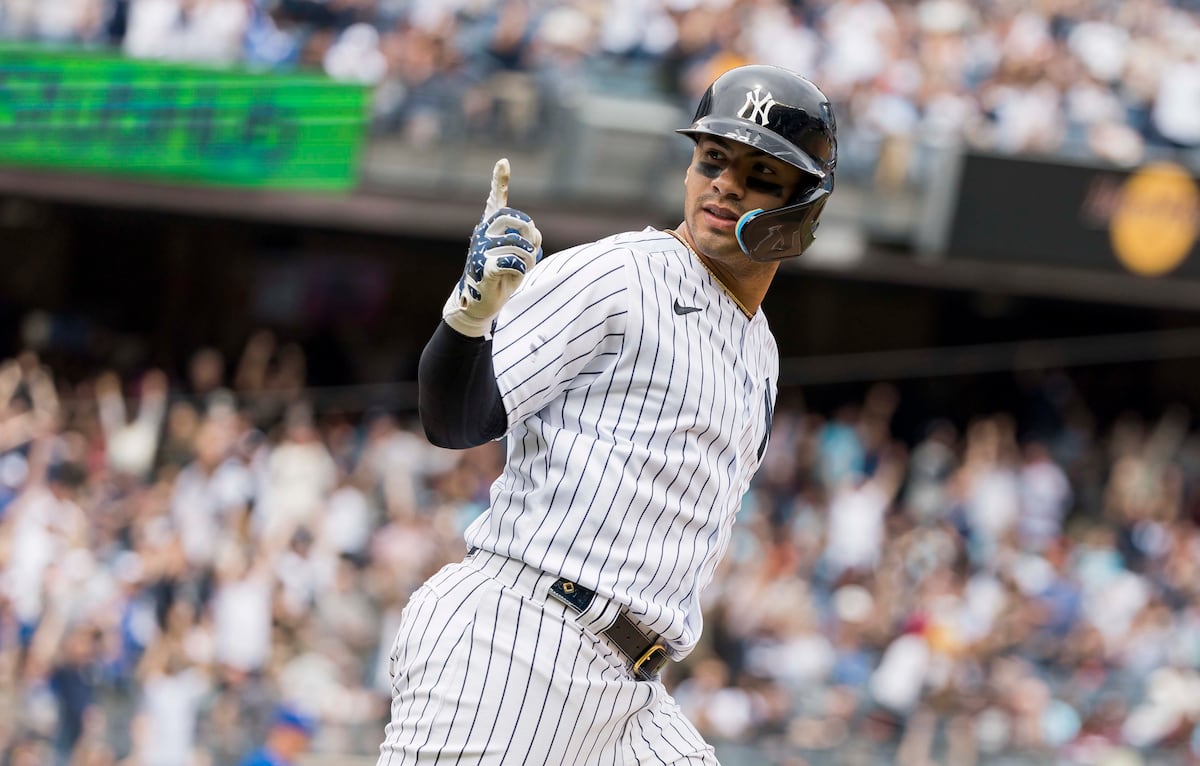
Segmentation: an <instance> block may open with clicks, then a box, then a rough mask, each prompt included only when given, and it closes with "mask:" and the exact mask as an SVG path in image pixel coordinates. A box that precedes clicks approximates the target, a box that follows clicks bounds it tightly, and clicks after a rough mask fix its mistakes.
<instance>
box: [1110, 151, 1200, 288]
mask: <svg viewBox="0 0 1200 766" xmlns="http://www.w3.org/2000/svg"><path fill="white" fill-rule="evenodd" d="M1120 199H1121V201H1120V203H1119V204H1118V205H1117V210H1116V212H1115V213H1114V214H1113V218H1112V223H1111V225H1110V229H1109V234H1110V237H1111V239H1112V246H1113V250H1114V251H1116V254H1117V257H1118V258H1119V259H1120V260H1121V263H1123V264H1125V267H1126V268H1127V269H1129V270H1130V271H1132V272H1133V273H1135V274H1141V275H1142V276H1146V277H1158V276H1162V275H1163V274H1166V273H1168V272H1170V271H1171V270H1173V269H1175V268H1176V267H1177V266H1179V264H1181V263H1183V261H1184V260H1185V259H1186V258H1187V256H1188V253H1190V252H1191V250H1192V246H1193V245H1194V244H1196V238H1197V236H1198V235H1200V189H1198V188H1197V186H1196V182H1195V181H1194V180H1192V176H1191V174H1190V173H1189V172H1188V171H1187V170H1185V169H1184V168H1182V167H1180V166H1178V165H1174V164H1171V163H1165V162H1164V163H1155V164H1152V165H1147V166H1146V167H1144V168H1142V169H1141V170H1139V171H1138V172H1137V173H1134V174H1133V175H1132V176H1130V178H1129V180H1128V181H1126V182H1125V185H1124V187H1122V189H1121V196H1120Z"/></svg>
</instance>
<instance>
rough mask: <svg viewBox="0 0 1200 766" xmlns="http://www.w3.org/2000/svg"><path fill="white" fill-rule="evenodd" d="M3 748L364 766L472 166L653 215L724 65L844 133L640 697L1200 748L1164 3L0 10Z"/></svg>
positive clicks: (422, 529) (463, 471) (452, 506)
mask: <svg viewBox="0 0 1200 766" xmlns="http://www.w3.org/2000/svg"><path fill="white" fill-rule="evenodd" d="M0 38H2V40H3V42H2V44H0V252H3V254H4V258H3V266H4V277H3V279H0V359H2V360H3V362H0V764H3V766H18V765H19V766H32V765H37V766H42V765H43V764H55V765H56V766H58V765H62V764H66V765H69V766H107V765H109V764H122V765H124V766H238V764H240V763H242V762H243V761H244V759H246V758H247V757H250V754H251V753H252V751H254V750H255V748H257V747H260V746H261V745H263V743H265V742H267V741H270V742H272V743H273V744H274V746H276V747H277V748H280V749H286V750H289V751H292V752H294V753H295V758H296V761H295V762H296V763H302V764H306V765H307V766H323V765H324V764H339V765H342V764H344V765H346V766H370V765H371V764H373V763H374V761H375V755H374V754H375V753H376V752H377V747H378V743H379V741H380V739H381V738H382V726H383V723H384V721H385V720H386V718H387V702H388V680H387V677H386V660H387V653H388V649H389V645H390V642H391V639H392V636H393V632H394V630H395V625H396V620H397V617H398V615H399V612H400V610H401V609H402V608H403V606H404V604H405V601H406V599H407V597H408V595H409V594H410V593H411V591H412V590H413V589H414V588H415V587H416V586H417V585H418V584H419V583H420V582H421V581H422V580H423V579H424V578H425V577H426V576H427V575H429V574H430V573H432V572H433V571H435V570H436V569H437V568H438V567H440V566H441V565H442V564H443V563H446V562H448V561H454V560H457V559H459V558H460V557H461V556H462V555H463V554H464V553H465V551H464V549H463V544H462V541H461V537H460V533H461V531H462V529H463V528H464V527H465V526H466V525H467V524H468V523H470V521H471V520H472V519H473V518H475V516H476V515H477V514H479V513H480V512H481V510H482V509H483V508H484V507H485V505H486V502H487V492H488V486H489V483H490V481H491V480H492V479H493V478H494V477H495V476H496V475H497V474H498V472H499V468H500V465H501V463H502V460H503V445H502V444H492V445H487V446H484V447H480V448H477V449H473V450H468V451H465V452H450V451H445V450H440V449H436V448H433V447H431V446H430V445H429V444H428V443H427V442H426V441H425V439H424V437H423V436H422V435H421V431H420V428H419V425H418V424H417V423H416V421H415V404H416V403H415V385H414V375H415V367H416V360H417V357H418V355H419V353H420V349H421V347H422V345H423V343H424V341H425V339H426V338H427V337H428V335H429V333H430V332H431V331H432V329H433V327H434V326H435V324H436V322H437V320H438V318H439V316H440V307H441V304H442V302H443V301H444V298H445V296H446V295H447V294H448V292H447V291H448V290H449V288H450V286H451V284H452V283H453V281H454V280H455V279H456V278H457V275H458V273H459V271H460V270H461V264H462V258H463V250H464V248H465V245H466V242H467V239H468V237H469V233H470V230H471V227H472V226H473V224H474V223H475V222H476V221H477V218H478V215H479V212H480V211H481V209H482V204H483V201H484V199H485V197H486V193H487V183H488V178H489V173H490V168H491V166H492V163H493V162H494V161H495V159H496V158H497V157H500V156H507V157H509V158H510V160H511V162H512V167H513V183H512V192H511V200H512V203H513V204H514V205H515V206H517V207H521V208H523V209H525V210H527V211H528V212H529V213H531V214H532V215H533V216H534V218H535V220H537V222H538V224H539V227H540V228H541V230H542V232H543V233H544V235H545V240H546V249H547V252H551V251H553V250H556V249H561V248H565V247H569V246H572V245H575V244H578V243H581V242H585V241H589V240H591V239H594V238H597V237H601V236H605V235H607V234H610V233H615V232H618V231H624V230H629V229H640V228H642V227H645V226H657V227H673V226H675V225H676V224H677V223H678V222H679V220H680V217H681V212H680V204H681V202H682V175H683V171H684V169H685V167H686V165H687V162H688V158H689V156H690V146H691V144H690V142H689V141H688V140H687V139H686V138H683V137H681V136H678V135H676V134H674V133H673V132H672V131H673V129H674V128H677V127H682V126H685V125H686V124H688V123H689V122H690V117H691V112H692V109H693V108H694V104H695V101H696V99H697V98H698V96H699V95H700V93H702V92H703V89H704V87H705V86H706V85H707V84H708V82H710V81H711V80H712V79H713V78H714V77H715V76H716V75H718V74H719V73H721V72H722V71H724V70H725V69H727V68H729V67H731V66H735V65H737V64H740V63H746V62H761V63H773V64H781V65H785V66H788V67H791V68H794V69H796V70H798V71H800V72H802V73H804V74H806V75H807V76H808V77H810V79H812V80H813V81H815V82H816V83H818V84H819V85H820V86H821V87H822V88H823V89H824V91H825V92H826V93H827V94H828V95H829V96H830V97H831V99H832V100H833V102H834V105H835V111H836V114H837V115H838V119H839V123H840V147H841V151H840V161H839V166H838V171H837V191H836V193H835V194H834V196H833V198H832V201H831V203H830V204H829V207H828V208H827V211H826V214H825V216H824V219H823V223H822V226H821V230H820V233H819V238H818V241H817V245H816V246H815V247H814V249H813V250H812V251H811V252H810V253H808V254H806V255H805V256H804V257H803V258H801V259H797V260H794V261H790V262H787V263H786V264H785V265H784V267H783V269H782V270H781V272H780V274H779V276H778V277H777V279H776V282H775V285H774V287H773V288H772V292H771V293H770V295H769V296H768V298H767V301H766V304H765V306H764V310H765V311H766V314H767V316H768V317H769V319H770V321H771V324H772V327H773V329H774V331H775V334H776V336H777V338H778V341H779V347H780V351H781V355H782V365H781V379H780V396H779V404H778V406H777V415H776V419H775V427H774V433H773V437H772V440H771V443H770V448H769V452H768V455H767V459H766V464H765V467H764V469H763V470H762V471H761V473H760V475H759V476H758V477H757V479H756V481H755V483H754V486H753V488H752V491H751V492H750V493H749V494H748V495H747V496H746V498H745V502H744V505H743V509H742V511H741V515H742V516H743V517H744V518H742V519H741V523H740V524H739V526H738V531H737V534H736V535H735V538H734V541H733V545H732V548H731V550H730V552H729V555H728V557H727V560H726V561H725V562H724V564H723V565H722V568H721V570H720V572H719V574H718V578H717V580H716V581H715V582H714V584H713V586H712V587H711V588H710V590H709V591H708V593H707V596H706V614H707V621H708V622H707V625H708V628H707V633H706V636H705V639H704V642H703V643H702V644H701V646H700V647H699V648H698V649H697V650H696V651H695V652H694V653H693V655H692V656H691V657H689V658H688V659H687V661H686V662H684V663H682V664H680V665H678V666H675V667H672V668H671V670H670V671H669V674H668V677H667V681H668V685H669V686H670V688H671V689H672V690H673V692H674V694H675V696H676V698H677V699H678V701H679V703H680V704H681V706H682V707H683V709H684V710H685V711H686V713H687V714H688V715H689V717H691V719H692V720H693V721H695V722H696V724H697V726H698V727H699V728H700V729H701V731H702V732H703V733H704V734H705V736H706V737H708V738H709V740H710V741H712V742H713V743H714V744H715V745H716V746H717V748H718V753H719V755H720V756H721V758H722V762H723V763H726V764H728V765H729V766H739V765H744V766H759V765H760V764H782V765H785V766H801V765H804V764H808V765H811V766H824V765H829V766H832V765H834V764H839V765H840V764H850V765H852V766H855V765H858V764H863V765H864V766H869V765H873V764H881V763H896V764H901V765H902V766H926V765H928V764H939V765H941V766H973V765H974V764H979V765H980V766H1000V765H1004V766H1032V765H1034V764H1097V765H1102V766H1138V765H1139V764H1141V765H1144V766H1149V765H1150V764H1172V765H1174V764H1189V763H1191V764H1196V763H1200V530H1198V528H1197V523H1198V522H1200V419H1198V418H1197V414H1196V413H1197V412H1198V410H1200V385H1197V383H1196V381H1197V380H1200V248H1198V246H1197V240H1198V237H1200V185H1198V184H1200V181H1198V180H1197V178H1198V176H1200V3H1198V2H1196V0H1123V1H1122V2H1117V1H1116V0H983V1H981V2H973V3H966V2H960V1H959V0H836V2H835V1H834V0H612V1H611V2H584V1H583V0H574V1H571V0H0Z"/></svg>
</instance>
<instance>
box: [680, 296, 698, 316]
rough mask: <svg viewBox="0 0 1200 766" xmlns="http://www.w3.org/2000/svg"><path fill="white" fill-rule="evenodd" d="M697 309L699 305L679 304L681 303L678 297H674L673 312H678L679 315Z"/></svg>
mask: <svg viewBox="0 0 1200 766" xmlns="http://www.w3.org/2000/svg"><path fill="white" fill-rule="evenodd" d="M699 310H700V307H699V306H681V305H679V299H678V298H676V299H675V313H676V314H678V315H679V316H683V315H684V314H691V313H692V312H695V311H699Z"/></svg>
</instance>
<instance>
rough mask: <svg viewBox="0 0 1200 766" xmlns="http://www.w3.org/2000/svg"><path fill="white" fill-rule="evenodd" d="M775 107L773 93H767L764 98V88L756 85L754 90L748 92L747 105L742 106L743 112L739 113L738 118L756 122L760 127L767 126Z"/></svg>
mask: <svg viewBox="0 0 1200 766" xmlns="http://www.w3.org/2000/svg"><path fill="white" fill-rule="evenodd" d="M773 106H775V97H774V96H772V95H771V92H770V91H767V94H766V95H765V96H764V95H763V94H762V86H761V85H755V86H754V90H749V91H746V103H745V104H742V108H741V111H739V112H738V113H737V116H738V117H741V118H742V119H744V120H754V121H755V122H757V123H758V124H759V125H766V124H767V120H768V119H769V115H770V113H771V107H773Z"/></svg>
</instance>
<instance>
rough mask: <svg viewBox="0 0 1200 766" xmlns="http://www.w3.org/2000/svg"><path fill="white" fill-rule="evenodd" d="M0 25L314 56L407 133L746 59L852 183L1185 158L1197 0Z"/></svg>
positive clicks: (424, 137)
mask: <svg viewBox="0 0 1200 766" xmlns="http://www.w3.org/2000/svg"><path fill="white" fill-rule="evenodd" d="M0 36H3V37H8V38H18V39H35V40H45V41H52V42H72V43H82V44H85V45H96V46H108V47H118V48H120V49H122V50H123V51H124V52H125V53H126V54H127V55H129V56H133V57H139V58H159V59H183V60H191V61H200V62H209V63H217V64H232V63H239V64H245V65H248V66H251V67H254V68H261V69H272V70H280V69H282V70H287V69H294V68H297V67H304V68H323V69H324V70H325V71H326V72H328V73H329V74H330V75H331V76H333V77H335V78H339V79H345V80H352V81H357V82H363V83H367V84H369V85H371V86H373V87H374V88H375V93H376V117H377V124H378V129H379V130H380V131H383V132H388V133H391V134H400V135H404V136H406V137H407V138H409V139H411V140H414V141H423V142H432V141H436V140H439V139H441V140H445V139H446V138H447V137H449V136H461V135H464V134H466V135H471V134H472V133H474V134H475V135H490V134H494V133H495V132H496V131H497V130H501V131H504V132H506V136H505V137H506V138H511V139H513V140H525V141H529V142H531V143H533V144H536V143H537V142H538V141H540V140H542V139H544V138H545V136H544V131H545V130H546V129H547V126H550V125H553V124H554V123H555V120H556V119H557V118H559V117H561V113H562V112H564V111H569V110H570V109H572V108H573V107H574V106H575V105H576V103H577V102H578V99H579V98H580V97H581V96H583V95H584V94H586V93H588V92H591V91H604V92H617V93H621V94H625V95H629V96H633V97H650V98H656V99H660V100H665V101H667V102H670V103H674V104H676V105H678V106H679V108H681V109H683V110H685V111H686V112H687V113H690V110H691V109H692V108H693V107H694V104H695V100H696V98H697V96H698V95H699V93H700V92H702V90H703V88H704V87H705V86H706V85H707V83H708V82H710V81H711V80H712V79H713V78H714V77H715V76H716V74H719V73H720V72H721V71H724V70H725V69H727V68H729V67H732V66H735V65H738V64H741V63H745V62H747V61H754V62H762V63H773V64H780V65H784V66H788V67H791V68H793V69H795V70H797V71H799V72H802V73H804V74H806V75H808V76H809V77H810V79H812V80H813V81H815V82H816V83H818V84H819V85H820V86H821V87H822V88H823V89H824V90H825V91H826V93H827V94H828V95H829V96H830V97H831V99H832V100H833V101H834V103H835V107H836V110H837V113H838V114H839V115H840V119H841V124H842V138H843V152H842V157H843V168H842V169H843V173H846V174H851V175H852V176H855V177H858V178H862V179H871V180H877V181H886V182H893V183H904V182H913V181H916V182H919V181H921V180H923V179H924V178H926V177H927V176H928V175H929V174H930V173H931V166H932V163H933V162H934V159H933V157H935V156H936V152H937V150H938V149H939V148H941V147H944V146H946V145H947V144H955V143H957V142H959V141H962V140H964V139H965V140H966V141H969V142H970V143H972V144H974V145H976V146H979V147H983V148H987V149H991V150H995V151H1000V152H1014V153H1015V152H1019V153H1044V152H1050V153H1059V154H1067V155H1072V156H1087V157H1099V158H1102V159H1105V160H1108V161H1112V162H1117V163H1125V164H1134V163H1138V162H1140V161H1143V160H1145V159H1147V158H1151V157H1156V156H1171V157H1180V158H1182V159H1184V160H1185V161H1188V162H1193V163H1196V164H1200V160H1197V159H1196V157H1197V152H1200V109H1197V108H1196V104H1197V103H1198V102H1200V1H1198V0H983V1H982V2H967V1H966V0H609V1H608V2H602V3H601V2H591V1H590V0H0Z"/></svg>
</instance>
